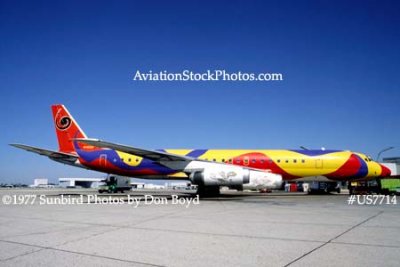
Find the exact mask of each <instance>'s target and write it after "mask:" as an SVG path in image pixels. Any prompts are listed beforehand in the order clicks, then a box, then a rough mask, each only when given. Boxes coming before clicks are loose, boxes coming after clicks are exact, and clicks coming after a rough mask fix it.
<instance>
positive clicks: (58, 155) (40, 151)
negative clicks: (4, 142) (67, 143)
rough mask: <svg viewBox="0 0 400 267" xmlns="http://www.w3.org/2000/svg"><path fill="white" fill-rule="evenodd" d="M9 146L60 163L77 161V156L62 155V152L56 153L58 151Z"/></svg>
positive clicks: (25, 146)
mask: <svg viewBox="0 0 400 267" xmlns="http://www.w3.org/2000/svg"><path fill="white" fill-rule="evenodd" d="M10 146H13V147H16V148H20V149H23V150H26V151H29V152H33V153H36V154H39V155H42V156H46V157H49V158H51V159H54V160H56V161H62V162H64V161H65V162H66V163H67V162H69V163H74V162H75V161H76V160H77V159H78V156H77V155H73V154H68V153H63V152H58V151H52V150H47V149H43V148H38V147H33V146H28V145H22V144H10Z"/></svg>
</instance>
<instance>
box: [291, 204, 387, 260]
mask: <svg viewBox="0 0 400 267" xmlns="http://www.w3.org/2000/svg"><path fill="white" fill-rule="evenodd" d="M382 213H383V211H379V212H378V213H377V214H374V215H372V216H370V217H368V218H366V219H365V220H363V221H361V222H359V223H358V224H356V225H353V226H352V227H350V228H349V229H347V230H346V231H344V232H342V233H340V234H338V235H337V236H335V237H333V238H331V239H329V240H328V241H326V242H324V243H323V244H321V245H319V246H318V247H316V248H314V249H312V250H310V251H308V252H307V253H305V254H303V255H301V256H300V257H297V258H296V259H294V260H292V261H291V262H289V263H288V264H286V265H284V267H287V266H290V265H292V264H293V263H295V262H297V261H299V260H301V259H303V258H304V257H306V256H308V255H310V254H311V253H313V252H315V251H317V250H319V249H320V248H322V247H324V246H326V245H328V244H330V243H332V241H334V240H335V239H338V238H339V237H341V236H343V235H345V234H347V233H348V232H350V231H351V230H353V229H355V228H357V227H359V226H360V225H362V224H364V223H366V222H368V221H369V220H372V219H374V218H376V217H378V216H379V215H381V214H382Z"/></svg>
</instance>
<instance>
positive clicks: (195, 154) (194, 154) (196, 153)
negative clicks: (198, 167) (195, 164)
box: [186, 149, 208, 158]
mask: <svg viewBox="0 0 400 267" xmlns="http://www.w3.org/2000/svg"><path fill="white" fill-rule="evenodd" d="M207 151H208V149H194V150H192V151H190V152H189V153H188V154H187V155H186V156H188V157H192V158H198V157H200V156H201V155H203V154H204V153H206V152H207Z"/></svg>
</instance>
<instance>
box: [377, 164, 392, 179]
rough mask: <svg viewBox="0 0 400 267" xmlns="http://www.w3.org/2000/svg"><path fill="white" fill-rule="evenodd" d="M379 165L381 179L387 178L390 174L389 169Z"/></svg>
mask: <svg viewBox="0 0 400 267" xmlns="http://www.w3.org/2000/svg"><path fill="white" fill-rule="evenodd" d="M380 165H381V168H382V172H381V177H388V176H390V174H391V173H392V172H391V171H390V169H389V168H388V167H386V166H384V165H382V164H380Z"/></svg>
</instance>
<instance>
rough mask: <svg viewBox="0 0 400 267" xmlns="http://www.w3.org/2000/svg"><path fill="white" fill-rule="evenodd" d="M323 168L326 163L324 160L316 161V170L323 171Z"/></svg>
mask: <svg viewBox="0 0 400 267" xmlns="http://www.w3.org/2000/svg"><path fill="white" fill-rule="evenodd" d="M323 166H324V163H323V161H322V159H316V160H315V168H317V169H322V167H323Z"/></svg>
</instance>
